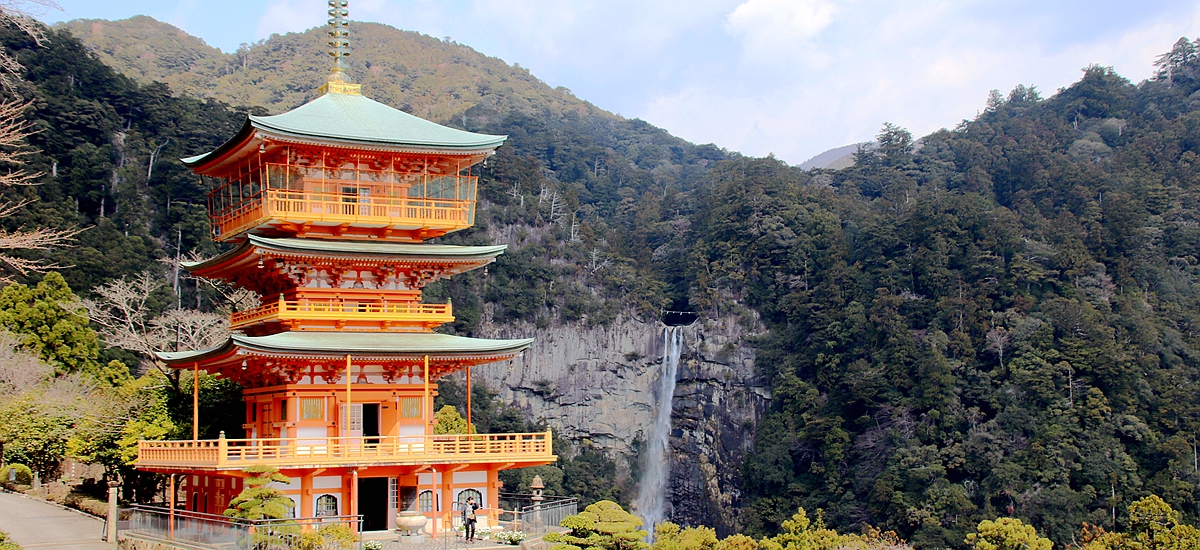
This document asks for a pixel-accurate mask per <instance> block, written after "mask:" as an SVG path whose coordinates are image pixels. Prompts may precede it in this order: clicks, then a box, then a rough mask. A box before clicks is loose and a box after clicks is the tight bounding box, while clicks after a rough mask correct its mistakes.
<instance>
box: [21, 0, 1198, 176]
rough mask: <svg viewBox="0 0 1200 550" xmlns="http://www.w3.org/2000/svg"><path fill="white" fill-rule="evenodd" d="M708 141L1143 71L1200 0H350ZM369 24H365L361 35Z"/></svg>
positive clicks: (213, 2)
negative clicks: (1104, 73) (1092, 72)
mask: <svg viewBox="0 0 1200 550" xmlns="http://www.w3.org/2000/svg"><path fill="white" fill-rule="evenodd" d="M57 1H58V3H59V5H60V6H62V8H63V11H62V12H58V11H54V10H47V11H45V12H44V13H43V15H42V19H43V20H46V21H48V22H54V21H61V20H67V19H75V18H104V19H122V18H126V17H130V16H133V15H139V14H144V15H149V16H152V17H154V18H156V19H159V20H162V21H166V22H168V23H171V24H174V25H176V26H178V27H180V28H182V29H183V30H185V31H187V32H189V33H191V34H193V35H195V36H199V37H200V38H203V39H204V40H205V41H206V42H208V43H209V44H211V45H213V46H217V47H219V48H221V49H222V50H225V51H232V50H234V49H236V48H237V46H238V45H239V44H241V43H245V42H253V41H256V40H260V39H263V38H266V37H268V36H270V35H271V34H272V33H286V32H292V31H300V30H303V29H305V28H309V27H313V26H316V25H319V24H322V23H323V22H324V19H325V14H324V10H325V2H324V1H321V0H241V1H237V2H235V1H232V0H205V1H201V0H156V1H147V0H99V1H97V0H57ZM350 12H351V18H352V19H356V20H366V21H377V22H381V23H387V24H390V25H393V26H396V27H399V28H402V29H406V30H414V31H418V32H421V33H424V34H428V35H431V36H436V37H439V38H441V37H450V38H452V39H454V40H455V41H457V42H459V43H462V44H466V45H468V46H471V47H473V48H475V49H476V50H479V51H481V52H483V53H485V54H487V55H491V56H496V57H499V58H501V59H504V60H505V61H507V62H509V63H519V64H521V66H523V67H527V68H529V69H530V70H531V71H532V72H533V74H534V75H536V76H537V77H539V78H541V79H542V80H544V81H545V82H547V83H548V84H550V85H551V86H565V87H567V88H569V89H571V91H572V92H574V93H575V95H577V96H579V97H580V98H583V99H585V100H588V101H590V102H592V103H594V104H596V105H597V106H599V107H601V108H604V109H607V110H610V111H614V112H617V113H620V114H622V115H624V116H627V117H638V118H642V119H645V120H647V121H649V122H651V123H653V124H655V125H658V126H661V127H663V128H666V129H667V130H668V131H670V132H671V133H673V134H676V135H678V136H681V137H683V138H686V139H688V140H691V141H695V142H699V143H709V142H711V143H716V144H717V145H719V146H722V147H726V148H728V149H731V150H735V151H740V152H742V153H745V154H750V155H766V154H767V153H769V152H773V153H774V154H775V155H776V156H778V157H780V158H782V159H783V160H786V161H788V162H791V163H794V164H798V163H800V162H802V161H804V160H806V159H807V158H809V157H811V156H813V155H816V154H817V153H820V152H822V151H824V150H826V149H829V148H832V147H837V146H840V145H845V144H849V143H855V142H859V141H866V140H869V139H871V138H872V136H873V135H874V134H875V133H877V132H878V130H879V127H880V126H881V125H882V123H883V122H885V121H888V122H893V123H896V124H899V125H901V126H904V127H907V128H908V129H910V130H912V131H913V133H914V134H917V135H923V134H926V133H928V132H931V131H934V130H937V129H938V128H941V127H953V126H954V125H955V124H957V123H958V122H959V121H961V120H962V119H964V118H972V117H974V116H975V114H976V113H977V112H978V111H979V110H980V109H981V108H982V107H983V104H984V100H985V98H986V97H987V93H988V91H989V90H991V89H1000V90H1001V91H1002V92H1005V93H1007V91H1008V90H1010V89H1012V88H1013V87H1014V86H1016V85H1017V84H1025V85H1033V86H1037V88H1038V89H1039V90H1042V91H1043V93H1044V95H1049V94H1050V93H1052V92H1053V91H1054V90H1056V89H1058V88H1059V87H1062V86H1066V85H1069V84H1070V83H1071V82H1073V81H1075V80H1076V79H1078V77H1079V74H1080V69H1081V68H1083V67H1085V66H1086V65H1088V64H1090V63H1099V64H1102V65H1110V66H1113V67H1115V68H1116V70H1117V71H1118V72H1120V73H1121V74H1123V75H1125V76H1126V77H1128V78H1130V79H1131V80H1133V81H1135V82H1137V81H1140V80H1142V79H1145V78H1147V77H1148V76H1149V75H1150V70H1151V63H1152V62H1153V60H1154V57H1155V56H1156V55H1158V54H1160V53H1162V52H1164V51H1166V50H1168V49H1170V47H1171V44H1173V43H1174V42H1175V40H1177V39H1178V38H1179V37H1180V36H1189V37H1193V38H1195V37H1200V1H1190V2H1182V1H1179V2H1166V1H1164V2H1154V1H1142V2H1131V1H1124V2H1117V1H1100V0H1094V1H1087V2H1083V1H1053V0H1051V1H1047V0H1008V1H1003V2H1000V1H978V0H950V1H923V0H909V1H904V2H896V1H894V0H685V1H657V2H656V1H651V0H642V1H628V0H473V1H472V0H350ZM351 40H352V41H353V36H351Z"/></svg>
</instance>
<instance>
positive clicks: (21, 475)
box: [0, 464, 33, 485]
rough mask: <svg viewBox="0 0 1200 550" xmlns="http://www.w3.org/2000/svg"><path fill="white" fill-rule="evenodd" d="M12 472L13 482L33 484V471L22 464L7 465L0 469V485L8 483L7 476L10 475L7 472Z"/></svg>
mask: <svg viewBox="0 0 1200 550" xmlns="http://www.w3.org/2000/svg"><path fill="white" fill-rule="evenodd" d="M14 470H15V471H16V475H15V476H14V477H15V478H16V480H15V481H16V483H17V484H19V485H32V484H33V471H32V470H30V469H29V466H26V465H24V464H9V465H7V466H5V467H3V468H0V483H6V484H7V483H9V481H8V476H10V475H12V474H10V473H9V472H12V471H14Z"/></svg>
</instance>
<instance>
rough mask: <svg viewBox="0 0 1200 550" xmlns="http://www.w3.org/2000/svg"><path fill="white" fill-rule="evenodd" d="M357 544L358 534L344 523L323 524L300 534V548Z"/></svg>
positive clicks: (342, 546)
mask: <svg viewBox="0 0 1200 550" xmlns="http://www.w3.org/2000/svg"><path fill="white" fill-rule="evenodd" d="M357 544H358V535H355V534H354V531H351V530H350V528H349V527H346V526H345V525H325V526H322V527H321V528H320V529H317V530H316V531H309V532H307V533H304V534H302V535H301V536H300V544H299V547H300V549H301V550H310V549H311V550H318V549H322V550H323V549H331V548H354V547H355V546H356V545H357Z"/></svg>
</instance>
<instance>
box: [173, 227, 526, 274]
mask: <svg viewBox="0 0 1200 550" xmlns="http://www.w3.org/2000/svg"><path fill="white" fill-rule="evenodd" d="M507 248H508V245H503V244H502V245H494V246H457V245H438V244H413V243H396V242H382V241H366V240H333V239H297V238H269V237H261V236H258V235H253V234H247V235H246V239H244V240H243V241H242V242H241V243H240V244H239V245H238V246H237V248H234V249H233V250H230V251H229V252H226V253H224V254H221V255H219V256H216V257H214V258H210V259H208V260H204V261H200V262H192V263H184V264H183V267H184V269H187V270H188V271H190V272H192V273H193V274H196V275H198V276H202V277H210V276H213V275H214V274H216V273H217V272H220V271H223V270H227V269H229V268H239V269H240V268H245V267H249V266H250V265H251V264H254V265H257V263H258V262H259V261H260V260H261V259H263V258H264V257H271V258H291V259H305V258H310V259H334V260H340V261H349V262H361V263H365V264H377V263H395V262H398V261H404V262H409V263H421V262H429V263H438V264H451V265H454V266H457V267H452V268H451V269H449V270H448V271H447V273H446V275H454V274H458V273H462V272H464V271H470V270H471V269H475V268H476V267H479V266H481V265H484V264H487V263H490V262H491V261H492V260H494V259H495V258H496V256H499V255H500V254H502V253H504V250H505V249H507Z"/></svg>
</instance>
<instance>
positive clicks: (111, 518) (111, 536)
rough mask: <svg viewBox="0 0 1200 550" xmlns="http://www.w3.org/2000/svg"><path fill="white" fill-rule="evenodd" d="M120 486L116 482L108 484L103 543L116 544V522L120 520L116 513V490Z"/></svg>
mask: <svg viewBox="0 0 1200 550" xmlns="http://www.w3.org/2000/svg"><path fill="white" fill-rule="evenodd" d="M120 486H121V484H120V483H117V482H116V481H110V482H108V521H107V522H106V523H105V525H104V527H105V529H104V541H105V542H117V521H118V520H120V519H121V518H120V517H119V514H118V513H117V488H118V487H120Z"/></svg>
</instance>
